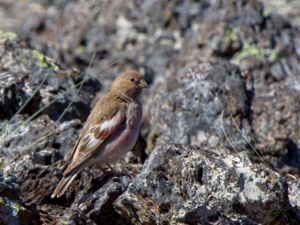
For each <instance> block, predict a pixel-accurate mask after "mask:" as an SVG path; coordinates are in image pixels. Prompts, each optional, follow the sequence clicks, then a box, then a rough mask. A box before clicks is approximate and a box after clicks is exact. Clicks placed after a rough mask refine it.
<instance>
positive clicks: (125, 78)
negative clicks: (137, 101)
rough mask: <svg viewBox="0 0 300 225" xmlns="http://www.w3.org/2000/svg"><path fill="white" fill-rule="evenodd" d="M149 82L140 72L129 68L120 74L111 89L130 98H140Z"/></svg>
mask: <svg viewBox="0 0 300 225" xmlns="http://www.w3.org/2000/svg"><path fill="white" fill-rule="evenodd" d="M146 87H148V84H147V82H146V81H145V80H144V79H143V77H142V75H141V74H140V73H139V72H136V71H133V70H129V71H126V72H124V73H122V74H120V75H119V76H118V77H117V78H116V79H115V80H114V81H113V83H112V87H111V91H113V92H115V93H117V94H121V95H125V96H127V97H129V98H133V99H134V98H138V97H139V95H140V94H141V92H142V89H143V88H146Z"/></svg>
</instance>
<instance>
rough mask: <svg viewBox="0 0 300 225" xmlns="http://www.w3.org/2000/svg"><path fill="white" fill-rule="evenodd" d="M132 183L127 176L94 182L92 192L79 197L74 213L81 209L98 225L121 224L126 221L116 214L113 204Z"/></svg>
mask: <svg viewBox="0 0 300 225" xmlns="http://www.w3.org/2000/svg"><path fill="white" fill-rule="evenodd" d="M130 181H131V180H130V179H129V178H128V177H127V176H123V177H116V178H113V179H109V180H107V178H105V177H104V178H103V179H99V178H98V179H95V180H92V181H91V187H90V190H88V191H87V193H85V194H83V195H77V196H76V198H75V200H74V202H73V203H72V206H71V207H72V209H74V211H75V209H77V210H76V211H78V209H80V211H81V212H83V213H84V214H85V215H87V217H88V218H90V219H92V220H93V221H94V222H95V223H96V224H117V223H120V222H121V221H124V219H123V218H122V217H120V215H119V214H117V213H116V212H115V210H114V208H113V202H114V201H115V200H116V199H117V198H118V197H119V196H120V195H121V194H122V193H123V192H124V191H125V190H126V188H127V186H128V184H129V182H130ZM124 222H125V221H124Z"/></svg>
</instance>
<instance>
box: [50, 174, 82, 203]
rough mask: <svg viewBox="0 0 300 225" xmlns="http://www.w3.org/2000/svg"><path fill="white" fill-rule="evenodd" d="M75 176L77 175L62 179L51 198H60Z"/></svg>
mask: <svg viewBox="0 0 300 225" xmlns="http://www.w3.org/2000/svg"><path fill="white" fill-rule="evenodd" d="M76 176H77V173H75V174H74V175H70V176H67V177H63V178H62V179H61V181H60V182H59V183H58V185H57V186H56V188H55V190H54V191H53V193H52V195H51V198H55V197H57V198H59V197H61V196H62V195H63V194H64V193H65V191H66V190H67V188H68V187H69V186H70V184H71V183H72V181H73V180H74V179H75V178H76Z"/></svg>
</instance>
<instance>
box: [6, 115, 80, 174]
mask: <svg viewBox="0 0 300 225" xmlns="http://www.w3.org/2000/svg"><path fill="white" fill-rule="evenodd" d="M80 128H81V123H80V121H79V120H72V121H66V122H63V123H61V124H60V125H58V126H57V125H56V124H55V123H54V121H52V120H51V119H50V118H49V117H48V116H46V115H45V116H40V117H39V118H37V119H34V120H32V121H30V122H26V121H24V120H23V119H22V118H21V117H18V118H17V119H16V120H13V121H11V122H10V123H2V124H1V125H0V130H1V135H0V137H1V140H0V157H2V167H3V169H4V171H5V173H7V174H10V175H14V176H18V175H20V173H22V172H23V171H24V170H27V169H30V168H32V167H33V166H34V164H42V165H49V164H50V165H51V164H53V163H54V162H56V161H57V160H59V159H62V158H63V157H64V156H65V155H66V154H67V152H68V151H69V149H71V148H72V147H73V145H74V143H75V141H76V138H77V135H78V130H79V129H80Z"/></svg>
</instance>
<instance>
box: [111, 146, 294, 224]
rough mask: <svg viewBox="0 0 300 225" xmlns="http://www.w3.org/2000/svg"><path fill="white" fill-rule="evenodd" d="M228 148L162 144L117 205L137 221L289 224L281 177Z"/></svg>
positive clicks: (123, 212)
mask: <svg viewBox="0 0 300 225" xmlns="http://www.w3.org/2000/svg"><path fill="white" fill-rule="evenodd" d="M215 152H219V153H215ZM222 152H224V151H223V150H221V149H219V148H218V150H217V151H212V150H211V149H207V147H192V146H187V145H163V146H158V147H156V149H155V150H154V151H153V152H152V153H151V155H150V157H149V159H148V161H147V162H146V164H145V165H144V167H143V169H142V171H141V173H140V174H139V175H138V176H137V178H136V179H135V180H134V181H133V182H132V183H131V184H130V185H129V187H128V189H127V191H126V192H125V193H124V194H123V195H122V196H121V197H120V198H119V199H118V201H117V202H116V203H115V207H116V209H117V210H118V212H120V214H121V215H122V216H125V217H126V218H128V220H130V221H132V222H133V223H134V224H172V223H174V224H179V223H184V224H185V223H187V224H190V223H191V224H202V223H203V224H210V223H214V224H234V223H235V222H236V223H238V224H256V223H262V224H275V223H279V224H284V223H286V222H285V216H284V213H285V207H286V206H287V205H288V199H287V198H286V196H285V193H286V187H285V185H284V181H283V179H282V178H281V176H280V175H279V174H278V173H275V172H273V171H272V170H269V169H262V168H260V167H259V166H256V165H254V164H252V163H251V162H250V161H249V159H248V157H247V156H246V155H245V154H244V153H240V154H238V155H228V154H224V153H222ZM251 221H252V222H251ZM279 221H280V222H279ZM286 224H289V223H288V222H287V223H286Z"/></svg>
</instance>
